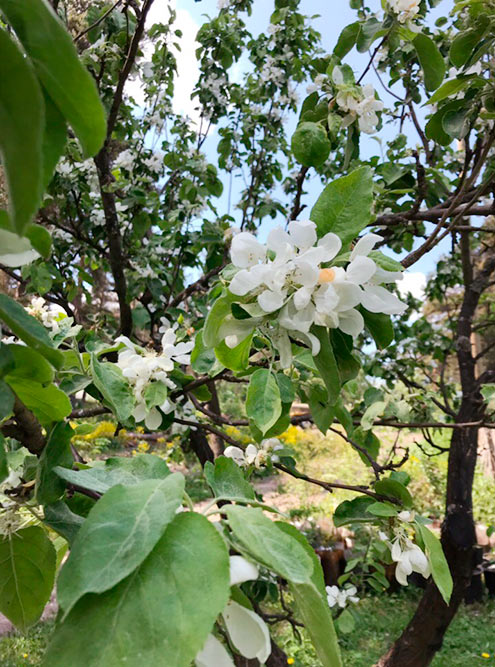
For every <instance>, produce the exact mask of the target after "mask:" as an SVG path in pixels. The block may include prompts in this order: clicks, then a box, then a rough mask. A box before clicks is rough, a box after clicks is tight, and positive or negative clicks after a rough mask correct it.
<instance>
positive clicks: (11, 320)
mask: <svg viewBox="0 0 495 667" xmlns="http://www.w3.org/2000/svg"><path fill="white" fill-rule="evenodd" d="M0 320H3V321H4V322H5V324H6V325H7V327H8V328H9V329H10V330H11V331H12V333H13V334H14V335H15V336H17V337H18V338H20V339H21V340H23V341H24V342H25V343H26V344H27V345H29V347H32V348H33V349H34V350H37V351H38V352H39V353H40V354H42V355H43V356H44V357H45V358H46V359H48V361H49V362H50V363H51V364H52V365H53V366H55V368H60V367H61V366H62V364H63V361H64V357H63V354H62V353H61V352H59V350H56V349H55V348H54V346H53V342H52V340H51V338H50V336H49V335H48V333H47V331H46V329H45V327H44V326H43V325H42V324H40V323H39V322H38V320H37V319H36V318H34V317H31V315H28V314H27V312H26V311H25V310H24V308H23V307H22V306H21V304H20V303H17V302H16V301H14V300H13V299H11V298H10V297H9V296H7V295H6V294H0Z"/></svg>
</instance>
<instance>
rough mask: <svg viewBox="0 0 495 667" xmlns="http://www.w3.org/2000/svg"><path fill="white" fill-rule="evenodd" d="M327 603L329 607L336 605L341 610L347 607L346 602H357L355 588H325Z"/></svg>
mask: <svg viewBox="0 0 495 667" xmlns="http://www.w3.org/2000/svg"><path fill="white" fill-rule="evenodd" d="M325 590H326V592H327V602H328V606H329V607H335V605H338V606H339V607H340V608H341V609H344V607H346V606H347V603H348V602H354V604H356V603H357V602H359V598H358V597H357V595H356V593H357V588H356V587H355V586H348V587H347V588H339V587H338V586H327V587H326V589H325Z"/></svg>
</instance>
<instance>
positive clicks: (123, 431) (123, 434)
mask: <svg viewBox="0 0 495 667" xmlns="http://www.w3.org/2000/svg"><path fill="white" fill-rule="evenodd" d="M118 436H119V438H126V437H127V430H126V429H125V428H121V429H120V431H119V433H118Z"/></svg>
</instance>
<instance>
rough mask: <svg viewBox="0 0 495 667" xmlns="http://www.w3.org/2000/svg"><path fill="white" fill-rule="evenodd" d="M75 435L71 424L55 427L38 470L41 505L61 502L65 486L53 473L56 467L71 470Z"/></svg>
mask: <svg viewBox="0 0 495 667" xmlns="http://www.w3.org/2000/svg"><path fill="white" fill-rule="evenodd" d="M73 435H74V431H73V430H72V428H71V426H70V424H67V423H65V422H60V423H58V424H56V425H55V427H54V428H53V430H52V432H51V433H50V437H49V438H48V442H47V444H46V447H45V448H44V449H43V451H42V453H41V456H40V460H39V463H38V468H37V470H36V500H37V501H38V503H39V504H40V505H50V504H51V503H55V502H56V501H57V500H59V499H60V498H61V497H62V496H63V494H64V491H65V484H64V482H63V481H62V480H61V479H60V477H59V476H58V475H57V474H56V473H54V472H53V468H55V467H56V466H63V467H65V468H71V467H72V463H73V460H74V458H73V456H72V452H71V448H70V440H71V438H72V436H73Z"/></svg>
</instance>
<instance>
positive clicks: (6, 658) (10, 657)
mask: <svg viewBox="0 0 495 667" xmlns="http://www.w3.org/2000/svg"><path fill="white" fill-rule="evenodd" d="M52 629H53V622H47V623H39V624H38V625H35V626H34V627H33V628H31V629H30V630H28V632H27V633H26V634H25V635H22V634H21V633H18V632H15V633H13V634H11V635H7V636H5V637H3V638H2V639H0V665H1V667H29V666H30V665H41V660H42V658H43V654H44V652H45V649H46V647H47V644H48V641H49V639H50V634H51V632H52Z"/></svg>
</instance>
